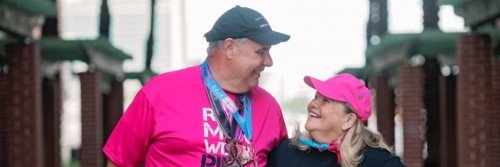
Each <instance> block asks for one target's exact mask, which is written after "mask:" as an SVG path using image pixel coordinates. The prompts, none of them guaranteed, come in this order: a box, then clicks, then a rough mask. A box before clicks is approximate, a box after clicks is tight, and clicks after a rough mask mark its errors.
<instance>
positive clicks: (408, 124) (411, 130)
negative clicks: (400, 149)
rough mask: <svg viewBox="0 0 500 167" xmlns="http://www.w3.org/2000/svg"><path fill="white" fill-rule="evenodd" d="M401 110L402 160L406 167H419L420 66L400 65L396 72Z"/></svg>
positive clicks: (421, 124) (421, 121)
mask: <svg viewBox="0 0 500 167" xmlns="http://www.w3.org/2000/svg"><path fill="white" fill-rule="evenodd" d="M398 76H399V87H400V90H401V94H400V95H399V96H401V101H402V108H403V138H404V153H403V160H404V162H405V163H406V165H407V166H411V167H421V166H423V162H424V158H423V155H422V152H423V146H424V135H425V134H424V132H423V130H424V127H425V110H424V104H423V98H424V96H423V93H424V92H423V91H424V89H423V87H424V73H423V69H422V67H421V66H419V67H412V66H410V65H408V64H402V65H401V66H400V67H399V71H398Z"/></svg>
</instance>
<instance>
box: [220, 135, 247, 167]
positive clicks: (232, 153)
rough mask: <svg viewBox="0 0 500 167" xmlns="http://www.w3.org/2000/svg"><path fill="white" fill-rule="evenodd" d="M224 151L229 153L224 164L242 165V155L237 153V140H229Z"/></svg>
mask: <svg viewBox="0 0 500 167" xmlns="http://www.w3.org/2000/svg"><path fill="white" fill-rule="evenodd" d="M225 149H226V152H228V153H229V155H228V156H227V160H226V164H224V166H228V167H233V166H237V167H242V166H243V164H242V163H241V159H242V157H241V156H240V155H239V154H238V144H237V141H235V140H229V141H228V142H227V144H226V146H225Z"/></svg>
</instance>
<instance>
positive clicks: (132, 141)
mask: <svg viewBox="0 0 500 167" xmlns="http://www.w3.org/2000/svg"><path fill="white" fill-rule="evenodd" d="M205 38H206V40H207V41H208V42H209V47H208V49H207V52H208V57H207V59H206V60H205V62H204V63H203V64H201V65H198V66H194V67H189V68H186V69H182V70H179V71H174V72H168V73H165V74H161V75H158V76H156V77H154V78H153V79H152V80H151V81H150V82H149V83H148V84H146V85H145V86H144V87H143V88H142V89H141V90H140V91H139V92H138V93H137V95H136V97H135V99H134V101H133V102H132V103H131V104H130V106H129V107H128V109H127V111H126V112H125V114H124V115H123V117H122V118H121V120H120V121H119V123H118V124H117V126H116V127H115V129H114V130H113V132H112V134H111V136H110V137H109V139H108V141H107V143H106V145H105V146H104V148H103V151H104V153H105V154H106V155H107V157H108V158H109V161H108V166H115V165H116V166H140V165H143V164H144V165H145V166H265V165H266V161H267V155H268V153H269V152H270V151H271V150H272V148H274V147H275V146H276V145H277V144H279V142H280V141H281V140H282V139H286V138H287V132H286V127H285V124H284V121H283V116H282V114H281V109H280V107H279V105H278V103H277V102H276V100H275V99H274V98H273V97H272V96H271V95H270V94H269V93H267V92H266V91H265V90H264V89H262V88H260V87H258V80H259V78H260V74H261V72H262V71H263V70H264V68H265V67H271V66H272V65H273V61H272V58H271V55H270V54H269V50H270V49H271V46H272V45H275V44H278V43H280V42H285V41H287V40H288V39H289V38H290V36H288V35H286V34H282V33H279V32H276V31H273V30H272V29H271V27H270V25H269V23H268V22H267V21H266V19H265V18H264V17H263V16H262V15H261V14H260V13H258V12H257V11H255V10H252V9H249V8H245V7H240V6H236V7H234V8H232V9H230V10H229V11H227V12H225V13H224V14H223V15H222V16H221V17H220V18H219V19H218V20H217V22H216V23H215V24H214V26H213V28H212V29H211V30H210V31H209V32H207V33H206V34H205Z"/></svg>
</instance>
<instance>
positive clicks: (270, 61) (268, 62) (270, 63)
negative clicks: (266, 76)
mask: <svg viewBox="0 0 500 167" xmlns="http://www.w3.org/2000/svg"><path fill="white" fill-rule="evenodd" d="M264 66H266V67H271V66H273V58H272V57H271V54H269V53H267V54H266V55H264Z"/></svg>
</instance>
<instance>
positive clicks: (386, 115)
mask: <svg viewBox="0 0 500 167" xmlns="http://www.w3.org/2000/svg"><path fill="white" fill-rule="evenodd" d="M372 81H373V82H375V90H376V94H375V98H376V100H375V101H376V109H377V128H378V131H379V132H380V133H381V134H382V135H383V136H384V139H385V141H386V142H387V144H389V145H391V146H392V145H394V107H395V104H394V91H393V89H392V88H391V87H390V86H389V77H388V76H385V75H377V76H375V78H374V79H373V80H372Z"/></svg>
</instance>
